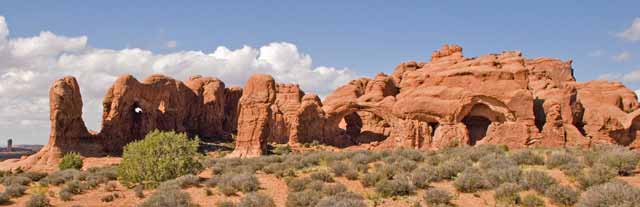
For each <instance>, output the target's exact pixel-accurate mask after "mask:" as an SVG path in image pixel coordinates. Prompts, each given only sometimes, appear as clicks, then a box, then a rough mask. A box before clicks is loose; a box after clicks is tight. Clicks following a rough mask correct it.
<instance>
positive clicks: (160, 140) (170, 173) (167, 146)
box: [118, 130, 202, 186]
mask: <svg viewBox="0 0 640 207" xmlns="http://www.w3.org/2000/svg"><path fill="white" fill-rule="evenodd" d="M198 143H199V140H198V138H196V139H194V140H189V138H188V137H187V135H186V134H183V133H175V132H160V131H157V130H156V131H152V132H150V133H149V134H147V136H145V138H144V139H143V140H138V141H135V142H131V143H129V144H127V146H125V147H124V153H123V154H122V162H121V163H120V165H119V167H118V175H119V177H120V179H121V180H122V181H123V182H124V183H125V184H139V183H142V184H149V185H150V186H155V185H157V183H160V182H162V181H166V180H171V179H175V178H177V177H179V176H183V175H187V174H197V173H198V172H200V169H201V168H202V165H201V164H200V163H199V162H198V157H199V156H200V155H199V154H198V152H197V150H198Z"/></svg>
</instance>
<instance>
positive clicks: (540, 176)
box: [520, 170, 558, 193]
mask: <svg viewBox="0 0 640 207" xmlns="http://www.w3.org/2000/svg"><path fill="white" fill-rule="evenodd" d="M557 184H558V181H556V179H554V178H553V177H551V176H549V174H547V173H546V172H542V171H537V170H531V171H525V172H524V173H523V174H522V180H521V181H520V185H522V187H524V188H525V189H532V190H535V191H537V192H538V193H544V192H545V191H546V190H547V189H548V188H549V187H551V186H553V185H557Z"/></svg>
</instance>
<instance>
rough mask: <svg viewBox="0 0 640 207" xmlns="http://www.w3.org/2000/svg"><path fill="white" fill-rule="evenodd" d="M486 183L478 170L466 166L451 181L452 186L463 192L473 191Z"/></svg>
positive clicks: (486, 184)
mask: <svg viewBox="0 0 640 207" xmlns="http://www.w3.org/2000/svg"><path fill="white" fill-rule="evenodd" d="M488 185H489V183H488V181H487V180H486V179H485V178H484V177H483V176H482V173H481V172H480V170H479V169H477V168H474V167H470V168H467V169H466V170H464V171H463V172H462V173H460V175H458V177H456V179H455V180H454V181H453V186H454V187H455V188H456V189H457V190H458V191H460V192H463V193H473V192H476V191H478V190H480V189H484V188H486V187H487V186H488Z"/></svg>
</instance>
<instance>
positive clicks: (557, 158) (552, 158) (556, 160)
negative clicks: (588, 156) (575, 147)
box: [545, 150, 578, 169]
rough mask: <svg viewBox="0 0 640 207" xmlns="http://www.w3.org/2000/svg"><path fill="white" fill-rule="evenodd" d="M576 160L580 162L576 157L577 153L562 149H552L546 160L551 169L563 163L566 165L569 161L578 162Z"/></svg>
mask: <svg viewBox="0 0 640 207" xmlns="http://www.w3.org/2000/svg"><path fill="white" fill-rule="evenodd" d="M576 162H578V159H576V156H575V155H572V154H571V153H569V152H567V151H564V150H562V151H552V152H551V153H550V154H549V156H548V157H547V160H546V161H545V165H546V166H547V168H549V169H554V168H558V167H560V166H562V165H566V164H569V163H576Z"/></svg>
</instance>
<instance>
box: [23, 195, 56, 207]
mask: <svg viewBox="0 0 640 207" xmlns="http://www.w3.org/2000/svg"><path fill="white" fill-rule="evenodd" d="M26 206H27V207H49V206H51V203H49V198H47V196H46V195H45V194H44V193H34V194H33V195H31V198H29V200H28V201H27V205H26Z"/></svg>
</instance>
